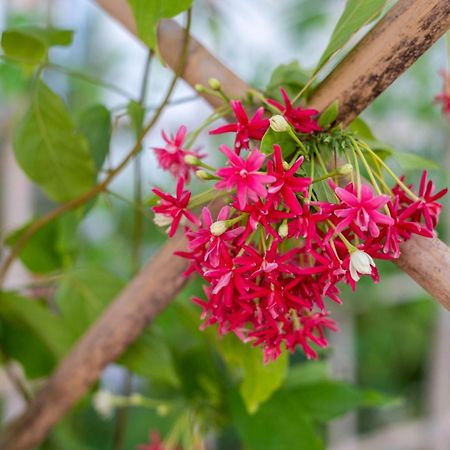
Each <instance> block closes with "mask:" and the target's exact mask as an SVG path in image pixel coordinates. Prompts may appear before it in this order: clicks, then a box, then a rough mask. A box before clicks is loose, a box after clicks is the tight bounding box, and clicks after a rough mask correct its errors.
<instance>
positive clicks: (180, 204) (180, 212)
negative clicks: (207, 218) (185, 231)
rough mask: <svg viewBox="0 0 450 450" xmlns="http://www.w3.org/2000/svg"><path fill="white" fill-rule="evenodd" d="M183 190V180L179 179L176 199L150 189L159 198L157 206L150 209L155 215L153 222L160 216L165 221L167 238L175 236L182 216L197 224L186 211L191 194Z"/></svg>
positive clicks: (196, 220) (155, 189) (192, 216)
mask: <svg viewBox="0 0 450 450" xmlns="http://www.w3.org/2000/svg"><path fill="white" fill-rule="evenodd" d="M183 188H184V180H183V178H180V179H179V180H178V183H177V192H176V197H174V196H172V195H170V194H167V193H165V192H162V191H161V190H159V189H157V188H154V189H152V192H153V193H155V194H156V195H157V196H158V197H161V200H160V201H159V204H158V205H156V206H154V207H153V208H152V209H153V212H155V213H156V220H155V221H157V220H158V219H160V217H161V216H162V217H163V218H166V219H167V222H166V223H165V224H166V225H169V224H170V230H169V237H172V236H173V235H174V234H175V232H176V231H177V228H178V225H179V223H180V221H181V219H182V218H183V216H184V217H186V219H188V220H190V221H191V222H192V223H194V224H198V223H199V220H198V219H197V217H195V216H194V215H193V214H192V213H191V212H190V211H188V209H187V207H188V204H189V199H190V198H191V193H190V192H189V191H184V190H183ZM158 215H160V216H158ZM160 224H161V222H160Z"/></svg>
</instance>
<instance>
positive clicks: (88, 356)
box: [0, 0, 450, 450]
mask: <svg viewBox="0 0 450 450" xmlns="http://www.w3.org/2000/svg"><path fill="white" fill-rule="evenodd" d="M97 3H98V4H100V5H101V6H103V7H104V8H105V10H107V11H108V12H109V13H110V14H111V15H112V16H113V17H114V18H116V19H117V20H118V21H119V22H122V23H123V25H125V26H126V27H127V28H128V29H129V30H130V31H131V32H135V25H134V20H133V16H132V14H131V11H130V9H129V7H128V4H127V3H126V0H97ZM410 11H413V13H410ZM449 28H450V2H449V1H448V0H400V1H399V2H398V3H397V5H396V6H395V7H394V8H393V9H392V10H391V11H390V12H389V13H388V14H387V15H386V16H385V17H384V18H383V19H382V20H381V22H380V23H379V24H378V25H377V26H376V27H375V28H374V30H372V31H371V33H370V34H369V36H368V37H367V38H365V39H364V41H363V42H362V43H361V44H360V45H359V46H358V48H357V49H356V50H355V51H354V52H352V54H351V55H350V56H349V57H348V58H346V59H345V60H344V62H343V63H342V64H341V65H340V67H339V68H338V69H337V72H336V73H338V74H339V73H340V75H331V76H330V78H329V79H328V80H327V81H326V82H324V83H323V85H322V86H321V88H320V89H319V91H318V92H317V94H316V96H314V97H313V98H312V101H311V102H312V104H313V105H314V106H315V107H317V108H322V107H323V106H326V105H327V104H329V103H331V102H332V101H334V99H336V98H340V99H341V120H342V121H343V122H344V123H347V122H348V121H349V120H351V118H352V117H354V116H355V115H357V114H359V113H360V112H361V111H362V110H363V109H364V108H365V107H366V106H367V105H368V104H369V103H370V102H371V101H372V100H373V99H374V98H375V97H376V96H377V95H379V94H380V93H381V92H382V91H383V90H384V89H386V88H387V87H388V86H389V85H390V84H391V83H392V81H393V80H394V79H395V78H396V77H397V76H399V75H400V74H401V73H402V72H403V71H404V70H405V69H406V68H407V67H409V65H410V64H412V62H413V61H414V60H415V59H417V58H418V57H419V56H420V55H421V54H422V53H423V52H425V51H426V50H427V49H428V48H429V47H430V46H431V45H432V44H433V43H434V42H435V41H436V40H437V39H438V38H439V37H440V36H441V35H442V34H443V33H444V32H445V31H446V30H447V29H449ZM384 33H388V34H386V35H387V36H389V39H390V42H385V39H384V36H385V34H384ZM182 36H183V30H182V29H181V28H180V27H179V26H178V25H177V24H176V23H175V22H173V21H164V22H163V23H162V26H161V27H160V34H159V43H160V50H161V54H162V56H163V57H164V58H165V59H166V61H167V62H168V64H169V65H171V66H172V67H174V66H175V65H176V61H175V59H174V56H173V55H174V54H175V55H177V54H179V48H180V45H181V42H182ZM402 43H403V44H402ZM402 45H407V46H408V48H409V49H410V50H409V52H412V54H413V56H408V54H409V53H408V51H406V54H405V50H402V49H403V47H402ZM366 46H367V47H366ZM368 49H370V51H371V52H376V54H372V55H371V57H369V56H367V60H368V61H369V63H370V64H369V65H368V66H367V73H370V76H367V74H366V75H364V73H365V72H364V70H361V66H362V65H361V64H360V63H359V61H360V60H359V59H356V58H357V57H358V58H359V57H360V56H358V54H359V55H364V54H365V53H369V51H368ZM399 52H400V53H399ZM399 54H400V55H401V56H400V58H399ZM402 58H403V59H402ZM374 61H376V62H377V64H379V66H377V65H376V64H375V63H374ZM393 65H394V66H395V70H393V69H392V66H393ZM344 69H345V70H344ZM386 70H389V73H390V75H389V76H386V75H385V72H386ZM362 72H364V73H362ZM211 76H214V77H216V78H218V79H219V80H220V81H221V83H222V85H223V86H224V88H225V89H226V90H227V92H230V93H231V94H232V95H234V96H237V97H239V96H243V95H245V93H246V90H247V88H248V86H247V85H246V83H244V82H243V81H242V80H240V79H239V78H238V77H236V76H235V75H234V74H233V73H232V72H230V71H229V70H228V69H227V68H226V67H224V66H223V65H222V64H221V63H220V62H219V61H218V60H217V59H216V58H215V57H214V56H213V55H211V54H210V53H209V52H208V51H207V50H206V49H205V48H204V47H203V46H202V45H201V44H199V43H198V42H196V41H195V40H194V39H192V40H191V46H190V58H189V63H188V66H187V68H186V71H185V73H184V77H185V79H186V81H188V83H190V84H191V85H194V84H196V83H202V84H206V82H207V79H208V78H209V77H211ZM361 77H363V78H361ZM348 99H352V100H351V101H349V100H348ZM207 100H208V101H209V102H210V103H211V104H212V105H213V106H217V104H216V99H214V98H207ZM185 246H186V242H185V240H184V237H183V236H180V235H178V236H177V237H176V238H175V239H172V240H170V241H168V242H167V243H166V244H165V245H164V246H163V247H162V249H161V250H160V252H159V253H158V254H157V255H156V256H155V257H154V258H153V259H152V260H151V261H150V262H149V263H147V265H146V266H144V268H143V269H142V271H141V273H140V274H139V275H137V276H136V278H134V279H133V280H132V281H131V283H130V284H129V285H128V286H127V287H126V288H125V289H124V290H123V291H122V292H121V293H120V294H119V296H118V297H117V298H116V299H115V300H114V302H113V303H112V304H111V306H110V307H109V308H108V309H107V310H106V311H105V312H104V314H103V315H102V316H101V317H100V318H99V319H98V321H97V322H96V323H95V324H94V325H93V326H92V327H91V328H90V329H89V330H88V331H87V332H86V334H85V335H84V336H83V337H82V338H81V339H80V341H79V342H78V343H77V344H76V345H75V347H74V348H73V350H72V351H71V352H70V353H69V354H68V355H67V356H66V358H65V359H64V360H63V361H62V362H61V364H60V365H59V367H58V368H57V369H56V370H55V372H54V374H53V375H52V376H51V377H50V379H49V380H48V382H47V384H46V385H45V387H44V388H43V389H42V391H41V392H39V393H38V395H37V396H36V398H35V400H34V401H33V402H32V403H31V405H30V406H29V407H28V409H27V410H26V411H25V414H24V415H23V416H22V417H20V418H19V419H18V420H17V421H16V422H15V423H14V424H12V426H10V427H9V428H8V429H7V430H5V432H4V433H3V435H2V436H1V437H0V450H27V449H31V448H33V447H35V446H36V445H37V444H38V443H39V442H41V441H42V439H43V438H44V437H45V436H46V435H47V433H48V432H49V430H50V429H51V427H52V426H53V425H54V424H55V423H56V422H57V421H58V420H59V419H60V418H61V417H62V416H63V415H64V413H65V412H66V411H67V410H68V409H69V408H70V407H71V406H73V404H74V403H75V402H76V401H77V400H78V399H79V398H80V397H81V396H82V395H84V394H85V393H86V391H87V390H88V389H89V387H90V386H91V385H92V383H93V382H94V381H95V380H96V379H97V378H98V377H99V375H100V373H101V371H102V369H103V368H104V367H105V366H106V365H107V364H108V363H110V362H111V361H114V360H115V359H116V358H117V357H118V356H119V355H120V354H121V353H122V352H123V351H124V350H125V348H126V347H127V346H128V345H129V344H130V343H131V342H132V341H133V340H134V339H136V338H137V337H138V336H139V334H140V333H141V332H142V330H143V329H144V328H145V326H146V325H148V324H149V323H150V322H151V321H152V320H153V319H154V317H155V316H156V315H157V314H158V313H159V312H160V311H161V310H162V309H164V308H165V307H166V306H167V305H168V304H169V303H170V302H171V300H172V299H173V298H174V297H175V295H176V294H177V292H178V291H179V289H181V286H182V285H183V282H184V281H183V278H182V275H181V273H182V272H183V270H184V269H185V267H186V262H185V261H184V260H182V259H180V258H174V257H173V256H172V254H173V252H174V251H176V250H182V249H184V248H185ZM402 251H403V254H404V256H403V257H402V259H401V261H400V263H399V265H400V266H401V267H402V268H404V269H405V270H406V271H407V272H408V273H409V274H410V275H411V276H413V278H414V279H415V280H416V281H418V282H419V284H421V285H422V286H424V287H425V288H426V289H427V290H428V291H429V292H430V293H432V294H433V295H435V296H436V298H437V299H438V300H439V301H440V302H441V303H442V304H443V305H445V306H446V307H447V308H449V309H450V283H449V280H447V279H446V273H445V272H446V270H445V269H446V268H447V269H448V267H450V250H449V249H448V247H446V246H445V244H443V243H441V242H440V241H439V240H437V239H433V240H428V239H420V238H418V239H411V241H409V242H408V243H406V244H404V245H403V246H402Z"/></svg>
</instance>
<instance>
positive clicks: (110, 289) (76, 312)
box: [56, 266, 124, 339]
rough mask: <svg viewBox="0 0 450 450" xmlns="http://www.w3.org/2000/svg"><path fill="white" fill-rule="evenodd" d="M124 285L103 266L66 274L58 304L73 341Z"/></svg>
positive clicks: (85, 268)
mask: <svg viewBox="0 0 450 450" xmlns="http://www.w3.org/2000/svg"><path fill="white" fill-rule="evenodd" d="M123 286H124V283H123V281H122V280H121V279H120V278H119V277H118V276H117V275H116V274H114V273H112V272H110V271H109V270H106V269H104V268H102V267H97V266H89V267H81V268H76V269H73V270H72V271H69V272H66V273H65V274H64V277H63V279H62V281H61V283H60V285H59V289H58V292H57V293H56V301H57V304H58V307H59V310H60V312H61V315H62V317H63V320H64V322H65V323H66V326H67V329H68V330H69V332H70V333H71V335H72V336H73V339H76V338H77V337H79V336H81V335H82V334H83V333H84V332H85V331H86V329H87V328H88V327H89V325H91V324H92V323H93V322H94V321H95V319H97V317H98V316H99V315H100V314H101V313H102V312H103V310H104V309H105V308H106V307H107V306H108V304H109V303H110V301H111V300H112V299H113V298H114V297H115V296H116V295H117V294H118V292H119V291H120V290H121V289H122V288H123Z"/></svg>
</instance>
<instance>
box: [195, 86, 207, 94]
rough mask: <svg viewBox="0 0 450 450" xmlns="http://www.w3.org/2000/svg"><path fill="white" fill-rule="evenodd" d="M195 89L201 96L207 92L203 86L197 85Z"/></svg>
mask: <svg viewBox="0 0 450 450" xmlns="http://www.w3.org/2000/svg"><path fill="white" fill-rule="evenodd" d="M194 89H195V90H196V91H197V92H199V93H200V94H203V93H205V92H206V88H205V86H203V85H202V84H196V85H195V86H194Z"/></svg>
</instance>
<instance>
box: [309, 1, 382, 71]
mask: <svg viewBox="0 0 450 450" xmlns="http://www.w3.org/2000/svg"><path fill="white" fill-rule="evenodd" d="M385 3H386V0H347V4H346V5H345V9H344V12H343V13H342V15H341V17H340V19H339V21H338V23H337V25H336V27H335V29H334V31H333V34H332V35H331V38H330V42H329V44H328V46H327V48H326V49H325V51H324V53H323V55H322V56H321V58H320V61H319V64H318V65H317V67H316V69H315V72H316V73H317V72H318V71H319V70H320V69H321V68H322V67H323V66H324V65H325V64H326V63H327V62H328V61H329V59H330V58H331V57H332V56H333V55H334V54H335V53H336V52H338V51H339V50H340V49H342V47H344V45H345V44H347V42H348V41H349V40H350V39H351V37H352V36H353V35H354V34H355V33H356V32H358V31H359V30H360V29H361V28H362V27H363V26H364V25H366V24H367V23H369V22H371V21H372V20H374V19H375V18H376V17H377V16H378V15H379V14H380V13H381V12H382V10H383V7H384V5H385Z"/></svg>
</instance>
